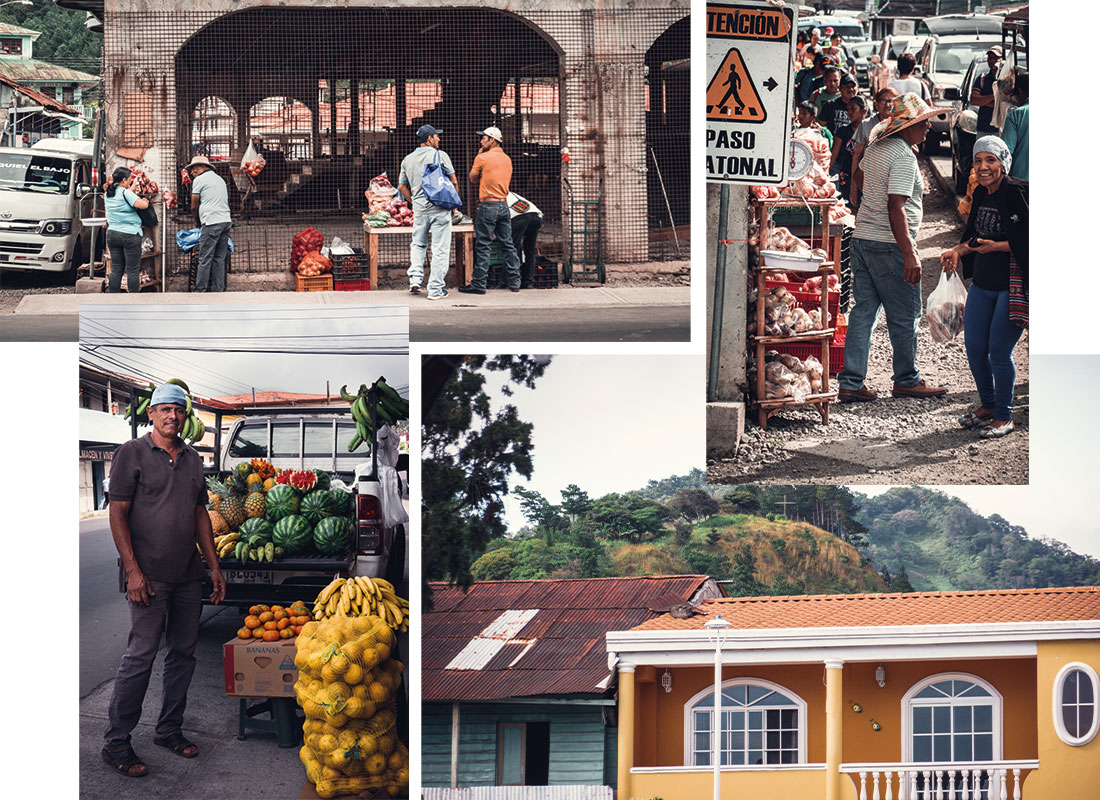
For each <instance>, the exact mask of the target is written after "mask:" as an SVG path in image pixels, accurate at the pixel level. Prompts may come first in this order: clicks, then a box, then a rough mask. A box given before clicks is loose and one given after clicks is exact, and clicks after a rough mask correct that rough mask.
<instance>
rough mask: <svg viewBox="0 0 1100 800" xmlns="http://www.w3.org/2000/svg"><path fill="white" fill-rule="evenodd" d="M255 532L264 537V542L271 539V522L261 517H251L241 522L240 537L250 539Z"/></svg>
mask: <svg viewBox="0 0 1100 800" xmlns="http://www.w3.org/2000/svg"><path fill="white" fill-rule="evenodd" d="M256 534H259V535H260V536H262V537H264V541H265V542H270V541H271V523H270V522H268V521H267V520H266V519H264V518H263V517H253V518H252V519H246V520H245V521H244V522H243V523H241V538H242V539H251V538H252V537H253V536H255V535H256Z"/></svg>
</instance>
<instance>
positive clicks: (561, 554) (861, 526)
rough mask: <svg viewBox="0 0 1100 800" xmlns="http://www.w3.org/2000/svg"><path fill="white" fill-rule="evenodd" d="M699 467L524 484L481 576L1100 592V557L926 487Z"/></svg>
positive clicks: (760, 588)
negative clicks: (746, 475)
mask: <svg viewBox="0 0 1100 800" xmlns="http://www.w3.org/2000/svg"><path fill="white" fill-rule="evenodd" d="M704 480H705V476H704V474H703V473H702V471H701V470H697V471H693V472H692V473H690V474H688V475H683V476H672V477H669V478H666V479H664V480H659V481H650V482H649V483H648V484H647V486H645V487H644V488H642V489H639V490H637V491H633V492H626V493H622V494H618V493H616V494H608V495H604V496H601V497H597V498H594V499H593V498H590V497H589V496H588V494H587V492H585V491H584V490H583V489H582V488H581V487H579V486H568V487H566V488H565V489H563V490H562V492H561V495H562V502H561V503H560V504H553V503H550V502H549V501H548V500H547V499H546V498H545V497H544V496H543V495H541V494H539V493H538V492H534V491H530V490H526V489H522V488H520V489H516V490H515V493H516V494H517V495H519V497H520V499H521V506H522V508H523V513H524V516H525V518H526V520H527V523H528V524H527V526H525V527H524V528H523V529H522V530H521V531H520V532H519V533H518V534H515V535H510V536H505V537H501V538H497V539H494V540H493V541H491V542H490V543H489V544H488V547H487V549H486V550H485V552H483V553H481V554H479V555H480V557H477V558H476V560H475V561H474V563H473V565H472V567H471V572H472V574H473V577H474V578H475V579H476V580H491V579H504V578H516V579H524V578H568V577H600V576H612V575H658V574H672V573H683V572H692V573H706V574H708V575H711V576H713V577H715V578H717V579H719V580H723V581H728V583H727V584H726V585H725V589H726V592H727V593H728V594H730V595H760V594H810V593H841V592H868V591H870V592H875V591H914V590H916V591H935V590H958V589H1010V588H1027V587H1044V586H1071V585H1077V586H1082V585H1100V562H1098V561H1097V560H1096V559H1094V558H1091V557H1088V556H1081V555H1078V554H1077V553H1074V552H1073V551H1071V550H1070V549H1069V548H1068V547H1067V546H1066V545H1064V544H1062V543H1061V542H1056V541H1053V540H1050V539H1033V538H1031V537H1029V536H1028V534H1027V531H1025V530H1024V529H1023V528H1021V527H1019V526H1014V525H1010V524H1009V523H1008V522H1006V521H1005V520H1004V519H1003V518H1001V517H1000V516H998V515H993V516H990V517H983V516H982V515H980V514H977V513H975V512H974V511H972V510H971V509H970V508H969V507H968V506H967V505H966V503H964V502H963V501H961V500H959V499H957V498H953V497H950V496H949V495H947V494H944V493H943V492H940V491H935V490H931V489H925V488H922V487H908V488H894V489H890V490H889V491H887V492H885V493H884V494H882V495H879V496H878V497H867V496H865V495H862V494H859V493H856V492H853V491H851V490H850V489H848V488H847V487H843V486H782V485H781V486H766V487H757V486H733V487H729V486H707V485H706V484H705V483H704Z"/></svg>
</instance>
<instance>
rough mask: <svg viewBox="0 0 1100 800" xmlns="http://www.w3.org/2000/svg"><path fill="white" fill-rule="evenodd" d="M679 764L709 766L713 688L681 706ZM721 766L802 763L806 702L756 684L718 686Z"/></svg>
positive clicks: (776, 687)
mask: <svg viewBox="0 0 1100 800" xmlns="http://www.w3.org/2000/svg"><path fill="white" fill-rule="evenodd" d="M684 731H685V736H684V740H685V741H684V763H685V764H687V765H689V766H709V765H711V764H712V761H711V753H712V752H713V740H712V739H711V736H712V734H713V731H714V687H713V686H711V687H709V688H707V689H704V690H703V691H701V692H699V693H698V694H697V695H695V696H694V697H693V698H691V699H690V700H689V701H688V702H687V703H686V704H685V706H684ZM720 744H721V750H722V764H723V765H746V764H801V763H805V761H806V702H805V701H804V700H803V699H802V698H800V697H798V696H797V695H795V694H793V693H791V692H790V691H788V690H787V689H784V688H783V687H782V686H780V685H778V684H775V683H772V682H770V681H765V680H761V679H759V678H735V679H733V680H729V681H726V682H725V683H723V684H722V739H721V743H720Z"/></svg>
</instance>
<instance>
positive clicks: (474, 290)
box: [458, 286, 485, 294]
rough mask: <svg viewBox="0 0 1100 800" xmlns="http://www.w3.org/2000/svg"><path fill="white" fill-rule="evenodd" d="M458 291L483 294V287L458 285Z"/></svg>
mask: <svg viewBox="0 0 1100 800" xmlns="http://www.w3.org/2000/svg"><path fill="white" fill-rule="evenodd" d="M458 291H460V292H462V294H485V290H484V289H478V288H476V287H474V286H459V287H458Z"/></svg>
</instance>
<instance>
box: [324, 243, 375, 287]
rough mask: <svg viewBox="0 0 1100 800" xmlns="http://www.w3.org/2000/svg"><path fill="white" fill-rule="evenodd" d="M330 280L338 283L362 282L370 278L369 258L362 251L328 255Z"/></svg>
mask: <svg viewBox="0 0 1100 800" xmlns="http://www.w3.org/2000/svg"><path fill="white" fill-rule="evenodd" d="M329 258H330V259H332V278H333V280H335V281H337V282H339V281H362V280H367V279H369V278H370V256H369V255H367V254H366V253H364V252H363V251H362V250H359V249H356V251H355V252H354V253H346V254H344V255H336V254H333V255H330V256H329Z"/></svg>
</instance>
